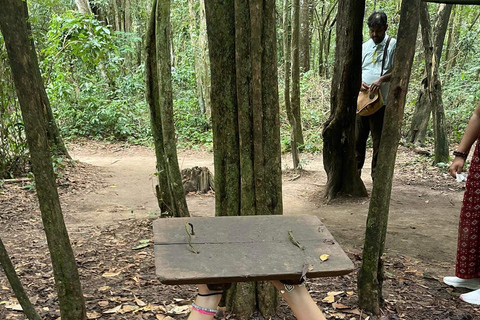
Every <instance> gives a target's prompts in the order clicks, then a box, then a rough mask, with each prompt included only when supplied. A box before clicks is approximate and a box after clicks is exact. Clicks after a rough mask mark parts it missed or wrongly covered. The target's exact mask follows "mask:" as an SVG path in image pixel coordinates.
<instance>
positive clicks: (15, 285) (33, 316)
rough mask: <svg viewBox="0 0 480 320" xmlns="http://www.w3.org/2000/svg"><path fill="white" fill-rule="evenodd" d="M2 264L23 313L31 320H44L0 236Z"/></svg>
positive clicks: (0, 261)
mask: <svg viewBox="0 0 480 320" xmlns="http://www.w3.org/2000/svg"><path fill="white" fill-rule="evenodd" d="M0 265H2V267H3V271H4V272H5V275H6V276H7V279H8V282H9V283H10V286H12V289H13V292H14V293H15V297H16V298H17V300H18V302H19V303H20V305H21V306H22V310H23V313H25V315H26V316H27V318H28V319H30V320H42V318H41V317H40V316H39V315H38V313H37V311H36V310H35V307H34V306H33V304H32V303H31V302H30V299H28V296H27V293H26V292H25V290H24V289H23V286H22V283H21V282H20V279H19V278H18V275H17V272H16V271H15V267H14V266H13V264H12V261H11V260H10V257H9V256H8V252H7V250H6V249H5V246H4V245H3V242H2V239H1V238H0Z"/></svg>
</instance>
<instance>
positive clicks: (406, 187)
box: [64, 143, 463, 278]
mask: <svg viewBox="0 0 480 320" xmlns="http://www.w3.org/2000/svg"><path fill="white" fill-rule="evenodd" d="M70 149H71V155H72V157H73V158H74V159H77V160H79V161H81V162H85V163H88V164H91V165H94V166H97V167H99V168H101V172H105V174H106V176H105V184H104V185H103V187H102V188H99V189H98V190H96V191H95V192H92V193H89V194H87V195H85V194H84V195H79V196H78V197H71V198H69V199H68V200H67V201H66V202H67V203H65V204H64V207H65V208H68V209H66V210H65V209H64V211H65V213H66V215H67V216H68V217H67V220H68V221H70V222H69V225H70V227H72V226H74V225H78V226H82V225H84V226H88V225H92V224H93V225H105V224H111V223H112V222H113V221H118V220H122V219H126V218H143V217H147V216H152V215H155V214H158V206H157V203H156V198H155V196H154V185H155V177H154V175H153V173H154V170H155V169H154V168H155V155H154V151H153V150H152V149H150V148H145V147H137V146H130V147H128V146H127V147H126V146H124V145H118V144H114V145H111V144H101V143H98V144H97V143H88V144H83V145H74V146H70ZM178 157H179V163H180V166H181V168H187V167H193V166H207V167H208V168H210V170H212V171H213V154H212V153H211V152H208V151H196V150H187V151H181V152H179V156H178ZM414 157H416V155H413V154H412V153H411V152H410V151H409V150H408V149H402V148H401V149H400V153H399V156H398V160H397V163H398V165H397V169H396V177H395V181H394V186H393V191H392V201H391V209H390V218H389V227H388V235H387V245H386V252H387V254H392V255H402V256H406V257H411V258H413V259H417V260H418V261H419V262H422V263H423V264H426V265H427V269H430V272H431V274H432V275H433V276H434V277H436V278H441V276H442V275H445V274H452V273H453V263H454V258H455V250H456V235H457V224H458V215H459V211H460V205H461V199H462V195H463V192H462V188H461V185H459V184H457V183H456V182H454V181H453V179H451V178H449V177H447V176H446V175H445V174H442V173H441V172H439V171H438V170H436V171H435V170H432V169H428V168H425V165H424V167H423V169H421V165H419V164H418V162H416V161H415V160H412V158H414ZM302 158H303V163H304V165H303V167H304V169H305V170H306V171H305V172H303V173H302V174H301V176H300V177H298V176H297V175H296V174H295V173H293V171H292V170H289V169H288V168H289V167H290V168H291V161H290V159H288V157H286V156H283V157H282V162H283V169H284V177H283V204H284V214H286V215H296V214H313V215H316V216H318V217H319V218H320V219H321V220H322V221H323V223H324V224H325V225H326V226H327V228H328V229H329V230H330V232H331V233H332V234H333V236H334V237H335V238H336V239H337V241H338V242H339V243H340V244H341V245H342V246H343V247H344V248H345V249H348V250H360V249H361V246H362V243H363V237H364V229H365V222H366V216H367V212H368V204H369V202H368V199H360V200H349V199H344V200H340V201H334V202H333V203H331V204H328V205H327V204H325V203H324V200H323V199H322V197H321V196H322V190H323V186H324V184H325V182H326V175H325V172H324V170H323V167H322V159H321V156H319V155H316V156H315V155H303V157H302ZM367 163H368V159H367ZM427 167H428V166H427ZM368 171H369V168H368V167H367V168H365V169H364V170H363V176H362V178H363V179H364V181H365V182H366V186H367V189H368V190H369V191H371V188H372V183H371V179H370V176H369V172H368ZM187 201H188V206H189V209H190V212H191V214H192V215H193V216H210V215H213V214H214V196H213V195H212V194H206V195H189V196H188V197H187Z"/></svg>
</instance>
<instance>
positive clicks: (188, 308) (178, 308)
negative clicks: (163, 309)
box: [168, 306, 190, 314]
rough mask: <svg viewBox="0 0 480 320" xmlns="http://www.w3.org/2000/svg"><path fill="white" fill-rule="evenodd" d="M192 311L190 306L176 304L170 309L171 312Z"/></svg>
mask: <svg viewBox="0 0 480 320" xmlns="http://www.w3.org/2000/svg"><path fill="white" fill-rule="evenodd" d="M189 311H190V306H176V307H174V308H172V309H170V310H168V313H171V314H186V313H188V312H189Z"/></svg>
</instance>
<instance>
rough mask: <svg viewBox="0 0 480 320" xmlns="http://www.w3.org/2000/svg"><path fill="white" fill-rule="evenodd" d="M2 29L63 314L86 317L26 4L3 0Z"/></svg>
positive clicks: (78, 319)
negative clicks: (64, 218)
mask: <svg viewBox="0 0 480 320" xmlns="http://www.w3.org/2000/svg"><path fill="white" fill-rule="evenodd" d="M0 6H1V7H2V10H0V29H1V32H2V35H3V37H4V41H5V45H6V48H7V53H8V57H9V61H10V66H11V69H12V74H13V78H14V82H15V89H16V92H17V97H18V100H19V103H20V107H21V110H22V116H23V121H24V125H25V133H26V136H27V142H28V146H29V150H30V156H31V161H32V171H33V173H34V175H35V184H36V188H37V196H38V201H39V205H40V211H41V213H42V221H43V226H44V230H45V234H46V238H47V243H48V247H49V251H50V255H51V260H52V265H53V275H54V278H55V284H56V287H57V293H58V300H59V305H60V313H61V316H62V319H64V320H82V319H86V309H85V301H84V298H83V294H82V288H81V285H80V278H79V275H78V270H77V264H76V261H75V256H74V254H73V250H72V247H71V245H70V241H69V237H68V232H67V229H66V227H65V222H64V220H63V215H62V209H61V207H60V201H59V198H58V191H57V186H56V182H55V174H54V172H53V166H52V162H51V156H50V150H49V145H48V139H47V135H46V131H47V123H46V121H45V117H44V109H45V108H46V107H48V106H49V101H48V97H47V94H46V92H45V87H44V86H43V80H42V76H41V74H40V69H39V67H38V60H37V56H36V53H35V47H34V44H33V42H32V38H31V33H30V32H29V31H30V30H29V27H28V25H27V23H28V11H27V3H26V2H25V1H18V0H0Z"/></svg>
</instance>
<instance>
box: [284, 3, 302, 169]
mask: <svg viewBox="0 0 480 320" xmlns="http://www.w3.org/2000/svg"><path fill="white" fill-rule="evenodd" d="M291 16H292V7H291V2H290V1H289V0H284V1H283V22H282V23H283V48H284V49H283V50H284V51H283V56H284V63H283V66H284V74H285V79H284V82H285V84H284V87H283V100H284V101H285V111H286V113H287V118H288V122H289V123H290V139H291V142H290V145H291V151H292V159H293V168H295V169H296V168H298V166H299V164H300V157H299V152H298V144H297V140H296V138H295V131H296V130H295V129H296V120H295V116H294V115H293V111H292V105H291V101H290V82H291V81H290V74H291V69H292V66H291V53H292V50H291V45H292V24H291Z"/></svg>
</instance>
